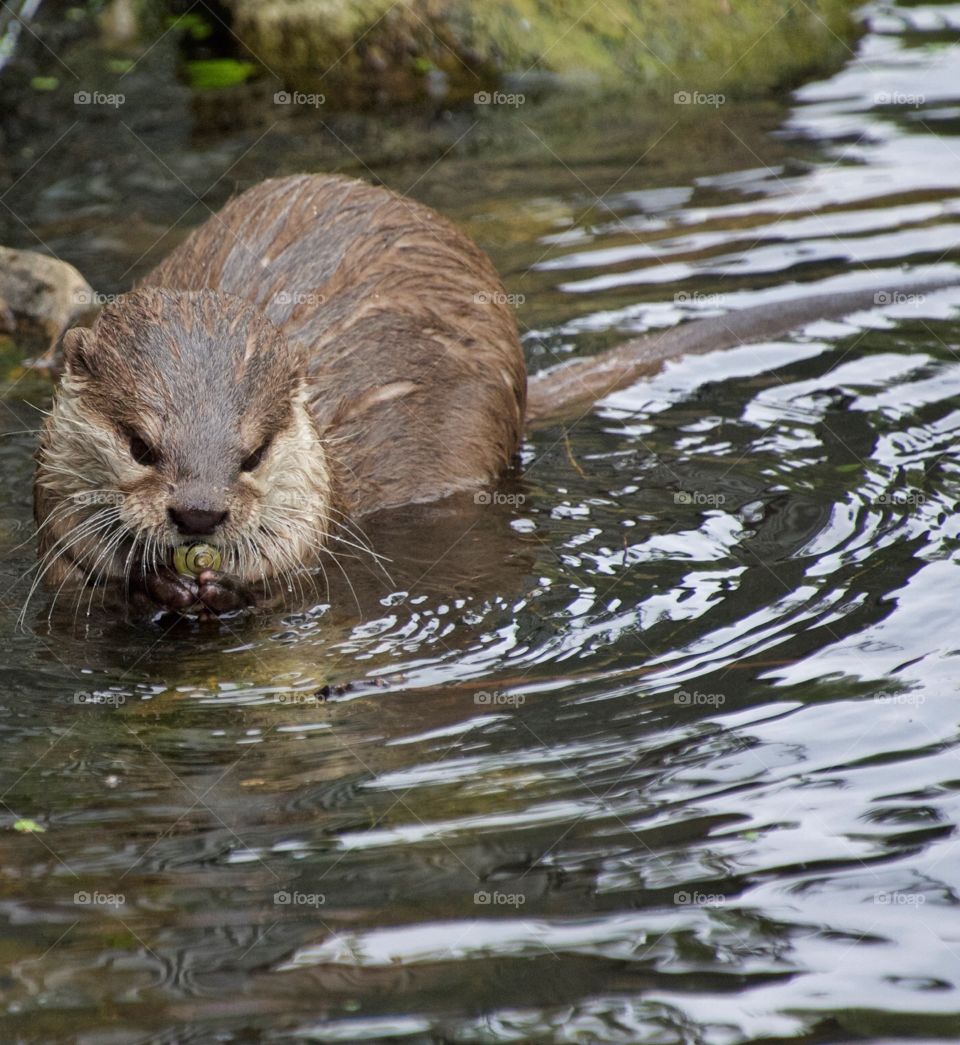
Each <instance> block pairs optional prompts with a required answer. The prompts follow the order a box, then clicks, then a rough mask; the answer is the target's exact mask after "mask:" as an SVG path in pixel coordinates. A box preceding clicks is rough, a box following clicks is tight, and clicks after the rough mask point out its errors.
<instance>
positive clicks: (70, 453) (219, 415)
mask: <svg viewBox="0 0 960 1045" xmlns="http://www.w3.org/2000/svg"><path fill="white" fill-rule="evenodd" d="M944 282H952V281H950V280H948V281H943V280H941V281H937V282H935V283H933V284H932V285H933V286H936V285H942V284H943V283H944ZM930 285H931V284H928V285H927V286H930ZM901 289H902V288H901ZM874 294H875V290H873V289H871V290H870V291H857V292H853V293H846V294H835V295H826V296H816V297H808V298H802V299H798V300H797V301H795V302H787V303H786V304H783V303H778V304H777V305H774V306H761V307H759V308H753V309H746V310H744V311H743V312H740V313H735V314H733V315H732V316H724V317H719V318H711V319H704V320H698V321H694V322H692V323H688V324H684V325H682V326H680V327H678V328H674V329H672V330H668V331H663V332H658V333H655V334H651V335H647V336H646V337H643V338H638V339H635V340H633V341H629V342H627V343H626V344H624V345H623V346H621V347H619V348H617V349H613V350H612V351H610V352H608V353H604V354H602V355H601V356H599V357H597V358H594V359H589V360H582V361H578V362H575V363H572V364H570V365H567V366H561V367H559V368H556V369H554V370H552V371H550V372H548V373H546V374H542V375H537V376H536V377H534V378H533V379H532V380H531V389H530V393H531V394H530V403H529V408H528V405H527V379H526V370H525V367H524V361H523V355H522V352H521V347H520V342H519V338H518V334H517V328H516V324H515V321H514V318H513V314H512V309H511V306H510V305H509V304H508V300H507V296H506V294H505V292H504V289H503V286H502V284H501V282H500V280H499V278H498V276H497V274H496V272H495V270H494V268H493V266H492V265H491V263H490V261H489V260H488V258H487V257H486V255H485V254H483V252H482V251H481V250H480V249H479V248H478V247H477V246H476V245H475V244H473V243H472V242H471V241H470V240H469V239H468V238H467V237H466V236H465V235H464V234H463V233H462V232H460V231H459V230H458V229H457V228H456V227H455V226H453V225H452V224H451V223H450V222H448V221H446V220H445V219H444V218H442V217H441V216H440V215H438V214H436V213H435V212H434V211H432V210H431V209H429V208H428V207H425V206H423V205H421V204H418V203H415V202H413V201H411V200H408V199H405V198H403V197H401V196H398V195H396V194H395V193H393V192H390V191H389V190H387V189H384V188H379V187H375V186H372V185H368V184H365V183H362V182H359V181H355V180H352V179H348V178H343V177H337V176H326V175H300V176H295V177H288V178H280V179H273V180H269V181H265V182H263V183H261V184H259V185H257V186H255V187H254V188H252V189H250V190H248V191H246V192H244V193H242V194H241V195H239V196H237V197H236V198H234V199H233V200H232V201H231V202H229V203H228V204H227V205H226V206H225V207H224V208H223V209H222V210H221V211H220V212H219V213H218V214H216V215H214V216H213V217H212V218H211V219H209V220H208V221H207V222H206V223H205V224H204V225H202V226H201V227H200V228H198V229H196V230H195V231H194V232H193V233H192V234H191V235H190V236H188V237H187V239H186V240H185V241H184V243H183V244H182V245H181V246H180V247H178V248H177V249H176V250H174V251H173V252H172V253H171V254H170V255H169V256H168V257H167V258H166V259H165V260H164V261H163V262H162V263H161V264H160V265H159V266H158V267H157V268H156V269H154V270H153V272H151V273H150V274H149V275H148V276H147V277H146V278H145V279H143V280H142V281H141V282H140V284H139V285H138V287H137V288H136V289H135V290H134V291H132V292H131V293H130V294H127V295H125V296H123V297H122V298H121V299H119V300H118V301H117V302H116V303H114V304H112V305H110V306H109V307H107V308H105V309H104V310H103V311H102V312H101V313H100V315H99V317H98V318H97V319H96V321H95V322H94V324H93V326H92V328H90V329H86V328H74V329H72V330H70V331H68V332H67V333H66V334H65V335H64V338H63V357H64V373H63V377H62V380H61V384H60V388H59V389H58V392H57V395H56V397H55V401H54V405H53V408H52V410H51V413H50V415H49V417H48V418H47V420H46V423H45V424H44V426H43V431H42V436H41V443H40V448H39V450H38V454H37V471H36V479H35V487H34V503H35V515H36V521H37V524H38V527H39V552H40V564H39V569H38V572H37V577H36V581H35V585H34V586H36V584H38V583H39V582H40V581H45V582H47V583H48V584H50V585H52V586H53V587H54V588H56V589H57V590H60V589H63V588H76V589H80V590H81V591H82V590H84V589H86V588H90V587H93V588H97V587H101V588H105V587H112V588H116V589H120V590H122V591H123V592H124V594H125V595H126V596H127V598H128V599H129V601H130V603H131V604H132V605H133V606H134V607H135V608H136V609H138V610H142V611H145V612H148V613H158V612H163V611H168V610H172V611H176V612H179V613H189V614H199V615H201V616H202V615H206V614H211V613H212V614H218V613H228V612H232V611H234V610H238V609H241V608H243V607H245V606H248V605H251V604H254V603H257V602H260V601H263V600H265V599H268V598H269V597H270V596H271V593H273V592H275V591H276V590H277V589H281V588H283V587H285V586H287V587H289V586H290V583H291V580H292V578H293V577H294V576H295V575H296V573H297V572H298V571H300V570H302V569H304V568H310V567H312V566H315V565H316V564H317V563H318V561H320V559H321V556H323V555H324V554H326V553H327V552H330V553H331V554H333V555H334V556H335V555H336V552H337V550H338V549H340V550H345V549H347V548H351V549H353V551H355V552H364V551H365V549H364V546H363V540H362V538H361V536H360V534H359V532H358V529H357V520H359V519H362V518H363V517H364V516H366V515H369V514H371V513H374V512H377V511H379V510H381V509H386V508H394V507H398V506H402V505H409V504H413V503H417V502H426V501H433V500H437V499H440V498H444V497H447V496H449V495H451V494H454V493H457V492H459V491H464V490H470V489H474V488H478V487H481V486H484V485H486V484H489V483H492V482H494V481H496V479H497V478H498V476H500V475H501V474H502V473H503V472H504V471H505V470H506V469H507V468H508V466H509V465H510V463H511V461H512V460H513V457H514V455H515V453H516V451H517V448H518V446H519V442H520V439H521V436H522V434H523V431H524V427H525V425H526V424H538V423H546V422H549V421H551V420H553V419H556V418H559V417H563V416H568V415H571V414H576V413H578V412H583V411H584V410H585V409H589V407H590V405H591V404H592V403H593V402H594V401H595V400H596V399H598V398H600V397H601V396H603V395H604V394H606V393H608V392H611V391H613V390H614V389H616V388H620V387H623V386H624V385H626V384H628V383H630V382H631V381H633V380H636V378H637V377H639V376H641V375H642V374H645V373H651V372H654V371H655V370H657V369H659V367H660V366H661V365H662V364H663V362H664V361H665V360H666V359H669V358H674V357H676V356H678V355H681V354H684V353H687V352H702V351H707V350H709V349H712V348H721V347H727V346H729V345H733V344H740V343H743V342H745V341H749V340H756V339H761V338H766V337H772V336H775V335H776V334H779V333H782V332H784V331H786V330H789V329H791V328H793V327H797V326H800V325H802V324H804V323H807V322H810V321H811V320H813V319H818V318H828V317H831V316H839V315H843V314H845V313H848V312H851V311H854V310H856V309H858V308H863V307H865V306H868V305H871V304H872V302H873V296H874ZM198 538H202V539H203V540H204V541H205V542H207V543H210V544H213V545H215V546H216V547H217V548H218V550H219V551H220V552H221V554H222V560H223V561H222V568H221V570H219V571H212V570H208V571H205V572H204V573H202V574H201V575H200V576H199V577H197V578H186V577H182V576H180V575H178V574H177V573H175V571H174V570H173V569H172V567H171V561H172V555H173V551H174V549H175V548H176V547H177V546H178V545H180V544H183V543H185V542H189V541H191V540H196V539H198ZM32 590H33V589H31V593H32Z"/></svg>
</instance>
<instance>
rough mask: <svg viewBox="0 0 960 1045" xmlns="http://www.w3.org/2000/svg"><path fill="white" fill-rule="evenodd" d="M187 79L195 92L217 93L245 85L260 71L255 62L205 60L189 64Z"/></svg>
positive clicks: (229, 59) (187, 65)
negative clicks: (240, 84)
mask: <svg viewBox="0 0 960 1045" xmlns="http://www.w3.org/2000/svg"><path fill="white" fill-rule="evenodd" d="M186 69H187V77H188V78H189V80H190V86H191V87H192V88H193V89H194V90H195V91H215V90H219V89H221V88H224V87H235V86H236V85H237V84H239V83H245V82H246V81H247V80H249V79H250V77H251V76H252V75H253V74H254V73H255V72H257V71H258V67H257V66H256V65H254V64H253V62H238V61H236V60H235V59H233V58H203V59H197V60H196V61H192V62H187V63H186Z"/></svg>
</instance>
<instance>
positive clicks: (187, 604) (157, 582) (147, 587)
mask: <svg viewBox="0 0 960 1045" xmlns="http://www.w3.org/2000/svg"><path fill="white" fill-rule="evenodd" d="M141 584H142V586H143V591H144V593H145V594H146V595H147V597H148V598H149V599H150V601H151V602H152V603H153V604H154V605H156V606H159V607H160V608H161V609H164V610H169V611H170V612H172V613H187V612H191V611H192V612H196V611H197V610H198V609H202V608H203V607H202V606H200V605H199V600H200V588H199V585H198V584H197V582H196V581H195V580H193V578H192V577H182V576H180V574H178V573H176V572H175V571H174V570H171V569H170V567H169V566H160V567H158V568H157V569H156V570H155V571H152V572H150V573H148V574H145V575H144V576H143V577H142V578H141Z"/></svg>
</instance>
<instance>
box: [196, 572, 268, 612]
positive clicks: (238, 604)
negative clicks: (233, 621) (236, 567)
mask: <svg viewBox="0 0 960 1045" xmlns="http://www.w3.org/2000/svg"><path fill="white" fill-rule="evenodd" d="M197 584H198V585H199V599H200V602H201V603H202V604H203V606H204V607H205V608H206V609H207V610H209V611H210V612H211V613H218V614H220V613H234V612H236V611H237V610H244V609H247V608H248V607H250V606H253V605H254V603H255V601H256V600H255V599H254V596H253V593H252V592H251V591H250V589H249V588H248V587H247V585H245V584H244V583H243V581H240V580H238V579H237V578H236V577H231V576H230V575H229V574H226V573H219V572H218V571H217V570H204V571H203V573H201V574H200V576H199V577H197Z"/></svg>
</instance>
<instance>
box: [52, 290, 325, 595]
mask: <svg viewBox="0 0 960 1045" xmlns="http://www.w3.org/2000/svg"><path fill="white" fill-rule="evenodd" d="M64 352H65V372H64V377H63V380H62V383H61V387H60V390H59V393H58V395H57V399H56V402H55V404H54V408H53V411H52V412H51V415H50V417H49V418H48V420H47V423H46V425H45V427H44V433H43V439H42V442H41V449H40V452H39V455H38V459H39V464H38V470H37V516H38V522H39V524H40V526H41V529H40V535H41V552H42V554H43V556H44V557H43V559H42V562H41V568H43V567H44V565H45V564H46V565H47V568H50V565H51V564H52V562H53V561H55V560H57V559H59V558H60V557H61V556H63V557H65V558H66V559H67V560H68V561H69V563H70V564H71V565H72V566H73V567H74V568H75V569H76V570H77V571H78V572H79V574H80V575H81V576H82V577H83V579H84V581H85V582H86V583H91V582H92V583H96V582H97V581H98V579H100V578H101V577H103V576H108V577H113V578H117V577H128V576H130V575H131V571H132V570H134V569H140V570H142V571H144V572H146V571H148V570H150V569H155V568H157V567H159V566H161V565H164V564H170V562H171V560H172V555H173V550H174V549H175V547H176V546H177V545H179V544H184V543H189V542H190V541H191V540H194V539H197V538H199V537H202V539H203V541H205V542H206V543H208V544H213V545H215V546H216V547H217V548H218V549H219V550H220V552H221V555H222V559H223V563H222V570H223V571H224V572H225V573H229V574H232V575H234V576H236V577H239V578H241V579H242V580H244V581H246V582H260V581H269V580H270V579H271V578H273V577H283V576H285V575H288V574H289V573H290V572H291V571H293V570H294V569H296V568H297V567H299V566H309V565H311V564H313V563H314V562H315V561H316V560H317V557H318V554H319V552H320V549H321V548H322V546H323V543H324V540H325V538H326V536H327V532H328V525H327V520H328V519H329V518H330V515H331V512H332V508H331V491H330V475H329V469H328V465H327V459H326V455H325V453H324V448H323V445H322V443H321V441H320V437H319V435H318V433H317V430H316V427H315V425H314V423H313V420H312V418H311V416H310V413H309V412H308V410H307V406H306V393H305V390H304V383H303V377H302V370H301V363H300V360H299V356H298V354H297V352H296V351H295V350H294V349H293V348H292V347H291V346H290V345H289V344H288V343H287V341H286V339H285V338H284V337H283V335H282V334H281V333H280V332H279V331H278V330H277V329H276V328H275V327H274V326H272V324H271V323H270V322H269V321H268V320H267V319H266V317H265V316H264V315H263V314H262V313H261V312H259V311H258V310H257V309H256V308H254V307H253V306H251V305H249V304H248V303H246V302H244V301H242V300H241V299H239V298H235V297H232V296H230V295H225V294H220V293H216V292H213V291H201V292H199V293H181V292H176V291H169V290H163V289H148V290H142V291H136V292H134V293H132V294H129V295H126V296H125V297H123V298H121V299H120V300H119V301H118V303H116V304H114V305H111V306H109V307H108V308H106V309H105V310H104V311H103V312H102V313H101V314H100V316H99V317H98V319H97V321H96V323H95V324H94V326H93V328H92V330H85V329H79V328H78V329H74V330H71V331H68V332H67V334H66V335H65V336H64ZM48 558H49V559H50V563H48V562H47V560H48ZM56 575H57V571H54V578H56Z"/></svg>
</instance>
